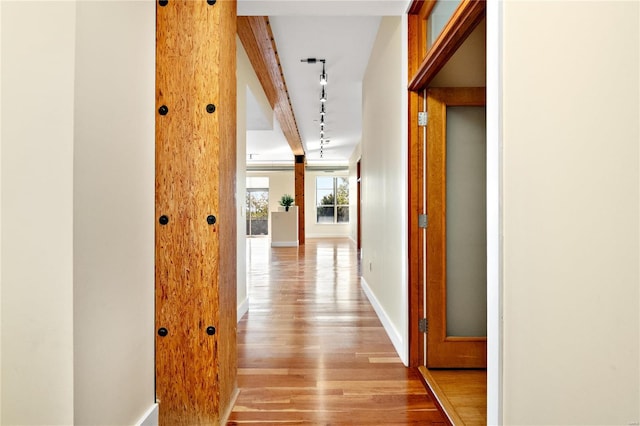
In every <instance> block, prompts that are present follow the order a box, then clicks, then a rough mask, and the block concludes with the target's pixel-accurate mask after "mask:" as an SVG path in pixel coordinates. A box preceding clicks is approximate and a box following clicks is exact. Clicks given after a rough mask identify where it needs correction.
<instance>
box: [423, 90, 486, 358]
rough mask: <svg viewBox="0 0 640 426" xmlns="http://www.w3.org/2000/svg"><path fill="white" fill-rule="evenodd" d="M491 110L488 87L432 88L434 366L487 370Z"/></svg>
mask: <svg viewBox="0 0 640 426" xmlns="http://www.w3.org/2000/svg"><path fill="white" fill-rule="evenodd" d="M484 105H485V89H484V88H432V89H428V91H427V113H428V124H427V137H426V141H427V142H426V148H425V149H426V170H427V172H426V179H425V180H426V204H427V206H426V211H427V217H428V227H427V232H426V234H427V236H426V241H427V242H426V315H427V321H428V331H427V351H426V352H427V356H426V365H427V367H429V368H486V360H487V355H486V354H487V338H486V201H485V200H486V168H485V163H486V118H485V112H484ZM454 119H455V120H454ZM474 314H475V315H474Z"/></svg>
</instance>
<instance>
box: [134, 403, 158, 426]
mask: <svg viewBox="0 0 640 426" xmlns="http://www.w3.org/2000/svg"><path fill="white" fill-rule="evenodd" d="M158 408H159V407H158V404H157V403H155V404H153V405H152V406H151V407H150V408H149V409H148V410H147V412H146V413H145V414H144V415H143V416H142V418H141V419H140V420H138V422H137V423H136V426H158Z"/></svg>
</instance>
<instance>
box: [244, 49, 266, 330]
mask: <svg viewBox="0 0 640 426" xmlns="http://www.w3.org/2000/svg"><path fill="white" fill-rule="evenodd" d="M236 46H237V52H236V53H237V68H238V69H237V73H236V77H237V86H238V87H237V91H238V92H237V108H238V112H237V120H238V127H237V135H238V136H237V138H238V141H237V163H236V166H237V174H236V202H237V204H238V205H237V211H238V228H237V235H238V243H237V244H238V245H237V247H238V249H237V255H236V256H237V269H238V274H237V275H238V320H240V318H241V317H242V316H243V315H244V313H245V312H246V311H247V309H248V308H249V296H248V292H247V225H246V220H247V214H246V210H247V208H246V192H247V185H246V176H247V126H248V123H247V96H253V97H254V98H255V100H256V101H257V102H258V105H259V106H260V107H261V109H262V110H263V111H264V112H265V113H266V114H267V115H268V117H269V118H271V120H270V122H271V123H273V118H272V117H273V110H272V109H271V105H269V101H268V100H267V97H266V95H265V94H264V91H263V89H262V86H261V85H260V81H259V80H258V77H257V76H256V73H255V71H254V70H253V67H252V66H251V62H250V60H249V57H248V56H247V53H246V51H245V50H244V46H243V45H242V43H241V41H240V39H239V38H236Z"/></svg>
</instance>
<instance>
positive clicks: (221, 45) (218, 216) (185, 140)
mask: <svg viewBox="0 0 640 426" xmlns="http://www.w3.org/2000/svg"><path fill="white" fill-rule="evenodd" d="M156 22H157V30H156V31H157V33H156V102H157V105H156V111H157V113H156V117H155V118H156V252H155V254H156V287H155V294H156V297H155V301H156V331H157V333H156V395H157V398H158V400H159V408H160V424H161V425H193V424H213V425H215V424H220V423H222V422H223V420H224V419H223V417H224V415H225V412H227V411H228V410H229V409H230V405H231V402H232V400H233V398H234V394H235V392H236V388H237V386H236V365H237V364H236V319H237V318H236V306H237V301H236V298H237V295H236V241H237V240H236V229H237V226H236V223H237V222H236V221H237V216H236V208H235V175H236V169H235V167H236V166H235V165H236V149H235V148H236V135H235V131H236V80H235V66H236V64H235V57H236V56H235V55H236V50H235V37H236V26H235V25H236V4H235V2H233V1H224V2H207V1H204V0H203V1H190V0H171V1H168V2H167V1H159V2H158V6H157V20H156Z"/></svg>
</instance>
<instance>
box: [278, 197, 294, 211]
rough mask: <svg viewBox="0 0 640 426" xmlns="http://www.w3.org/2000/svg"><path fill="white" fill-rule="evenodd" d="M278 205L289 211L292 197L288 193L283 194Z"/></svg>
mask: <svg viewBox="0 0 640 426" xmlns="http://www.w3.org/2000/svg"><path fill="white" fill-rule="evenodd" d="M280 205H281V206H283V207H284V211H287V212H288V211H289V207H290V206H291V205H293V197H292V196H291V195H289V194H284V195H283V196H282V198H280Z"/></svg>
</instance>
